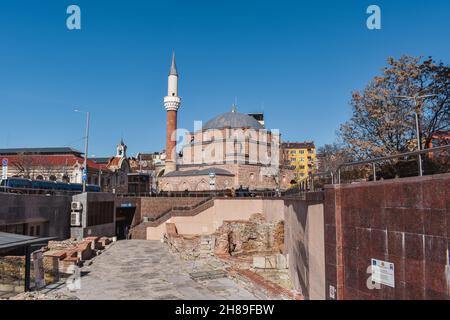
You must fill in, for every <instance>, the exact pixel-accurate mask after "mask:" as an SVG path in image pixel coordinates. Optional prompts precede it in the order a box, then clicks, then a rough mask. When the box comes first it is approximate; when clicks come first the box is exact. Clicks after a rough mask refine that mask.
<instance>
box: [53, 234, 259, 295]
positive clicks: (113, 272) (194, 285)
mask: <svg viewBox="0 0 450 320" xmlns="http://www.w3.org/2000/svg"><path fill="white" fill-rule="evenodd" d="M220 268H221V265H220V263H219V262H215V261H214V260H213V259H202V260H198V261H196V262H193V261H184V260H182V259H180V258H179V257H178V256H177V255H175V254H172V253H171V252H169V250H168V248H167V247H166V246H165V245H164V244H162V243H161V242H158V241H141V240H130V241H119V242H117V243H115V244H113V245H112V246H111V247H110V248H109V249H108V250H106V251H105V252H104V253H103V254H101V255H100V256H98V257H96V258H95V260H94V261H93V263H92V265H90V266H85V267H83V268H82V277H81V289H79V290H78V291H76V292H69V291H68V289H67V288H66V287H65V286H63V287H62V288H59V289H57V291H59V292H61V293H65V294H69V295H75V296H76V297H78V298H80V299H82V300H84V299H86V300H103V299H114V300H116V299H120V300H127V299H141V300H152V299H157V300H175V299H194V300H203V299H210V300H219V299H234V300H242V299H247V300H253V299H256V297H255V296H254V295H253V294H252V293H250V292H249V291H247V290H245V289H243V288H241V287H240V286H239V285H238V284H236V283H235V282H234V281H233V280H231V279H229V278H226V277H220V275H219V278H217V279H207V280H201V281H200V280H193V278H192V277H191V276H190V274H191V273H199V274H203V272H205V271H206V272H209V271H214V270H218V269H220ZM216 274H217V272H216Z"/></svg>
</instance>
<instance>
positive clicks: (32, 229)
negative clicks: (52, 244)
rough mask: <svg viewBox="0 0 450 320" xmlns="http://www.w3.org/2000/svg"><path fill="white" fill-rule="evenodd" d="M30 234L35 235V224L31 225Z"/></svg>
mask: <svg viewBox="0 0 450 320" xmlns="http://www.w3.org/2000/svg"><path fill="white" fill-rule="evenodd" d="M30 236H32V237H33V236H34V226H31V227H30Z"/></svg>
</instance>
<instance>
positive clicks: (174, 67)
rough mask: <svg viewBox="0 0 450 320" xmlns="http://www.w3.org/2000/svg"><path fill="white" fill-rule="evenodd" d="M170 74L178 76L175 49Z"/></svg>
mask: <svg viewBox="0 0 450 320" xmlns="http://www.w3.org/2000/svg"><path fill="white" fill-rule="evenodd" d="M169 75H170V76H177V77H178V72H177V63H176V61H175V51H173V52H172V65H171V66H170V73H169Z"/></svg>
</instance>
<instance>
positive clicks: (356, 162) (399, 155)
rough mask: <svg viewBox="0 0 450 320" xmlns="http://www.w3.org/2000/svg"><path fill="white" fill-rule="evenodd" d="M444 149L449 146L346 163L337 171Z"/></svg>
mask: <svg viewBox="0 0 450 320" xmlns="http://www.w3.org/2000/svg"><path fill="white" fill-rule="evenodd" d="M445 149H450V144H448V145H445V146H440V147H434V148H429V149H423V150H416V151H410V152H405V153H399V154H394V155H390V156H385V157H379V158H373V159H368V160H362V161H355V162H347V163H343V164H341V165H339V166H338V169H340V168H342V167H349V166H356V165H361V164H369V163H373V162H380V161H384V160H391V159H396V158H400V157H409V156H416V155H419V154H424V153H431V152H435V151H440V150H445Z"/></svg>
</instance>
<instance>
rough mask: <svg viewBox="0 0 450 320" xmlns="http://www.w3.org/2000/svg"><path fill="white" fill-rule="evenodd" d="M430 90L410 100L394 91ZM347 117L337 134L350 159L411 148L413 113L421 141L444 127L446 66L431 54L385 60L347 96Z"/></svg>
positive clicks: (449, 72) (448, 101)
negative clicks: (363, 85)
mask: <svg viewBox="0 0 450 320" xmlns="http://www.w3.org/2000/svg"><path fill="white" fill-rule="evenodd" d="M419 95H433V96H431V97H429V98H426V99H423V100H421V101H418V102H419V103H418V104H417V106H416V107H415V106H414V104H413V103H411V102H408V101H402V100H401V99H398V97H399V96H419ZM351 106H352V110H353V114H352V117H351V119H350V120H349V121H347V122H346V123H345V124H343V125H342V126H341V128H340V137H341V138H342V140H343V141H344V143H345V144H346V147H347V148H348V152H349V153H350V154H351V155H353V156H354V157H355V158H367V157H374V156H382V155H386V154H394V153H399V152H404V151H410V150H413V149H417V142H416V140H417V139H415V135H416V133H415V121H414V115H415V113H417V114H418V117H419V123H420V125H419V129H420V130H419V131H420V136H421V143H422V145H427V144H428V143H429V142H430V141H431V139H432V136H433V134H434V133H435V132H438V131H448V130H449V129H450V119H449V106H450V67H449V66H446V65H444V64H443V63H436V62H435V61H433V59H432V58H427V59H423V58H422V57H411V56H402V57H401V58H400V59H398V60H395V59H394V58H389V59H388V66H387V67H386V68H384V69H383V72H382V75H380V76H377V77H375V78H374V79H373V80H372V81H371V82H370V83H369V84H368V86H367V87H366V88H365V89H364V90H363V91H362V92H359V91H356V92H354V93H353V95H352V100H351Z"/></svg>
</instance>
